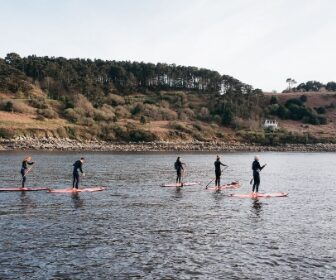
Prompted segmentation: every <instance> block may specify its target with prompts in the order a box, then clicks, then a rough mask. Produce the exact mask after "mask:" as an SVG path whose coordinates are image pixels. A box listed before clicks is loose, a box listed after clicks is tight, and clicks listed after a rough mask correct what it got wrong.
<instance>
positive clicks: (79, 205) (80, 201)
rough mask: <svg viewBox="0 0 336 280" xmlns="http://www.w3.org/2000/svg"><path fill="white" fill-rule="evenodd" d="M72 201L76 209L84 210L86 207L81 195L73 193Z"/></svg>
mask: <svg viewBox="0 0 336 280" xmlns="http://www.w3.org/2000/svg"><path fill="white" fill-rule="evenodd" d="M71 199H72V203H73V206H74V208H82V207H83V206H84V200H83V199H81V198H80V196H79V193H76V192H74V193H72V194H71Z"/></svg>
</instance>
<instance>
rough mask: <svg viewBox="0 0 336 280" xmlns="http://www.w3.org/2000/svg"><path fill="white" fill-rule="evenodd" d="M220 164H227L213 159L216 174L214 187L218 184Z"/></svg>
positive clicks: (220, 171)
mask: <svg viewBox="0 0 336 280" xmlns="http://www.w3.org/2000/svg"><path fill="white" fill-rule="evenodd" d="M221 165H223V166H227V165H225V164H223V163H221V161H220V160H218V159H217V160H216V161H215V174H216V180H215V185H216V187H217V186H218V187H219V186H220V177H221V175H222V170H221Z"/></svg>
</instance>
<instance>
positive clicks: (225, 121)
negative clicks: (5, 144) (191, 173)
mask: <svg viewBox="0 0 336 280" xmlns="http://www.w3.org/2000/svg"><path fill="white" fill-rule="evenodd" d="M303 94H304V93H296V94H278V95H277V97H276V98H274V97H272V95H270V94H267V93H266V94H263V93H262V92H261V90H259V89H253V88H252V86H250V85H247V84H244V83H242V82H240V81H239V80H237V79H235V78H233V77H230V76H228V75H220V74H219V73H218V72H216V71H211V70H208V69H199V68H196V67H185V66H176V65H167V64H160V63H159V64H156V65H154V64H150V63H137V62H116V61H102V60H93V61H92V60H85V59H65V58H54V57H51V58H50V57H36V56H28V57H24V58H21V57H20V56H19V55H17V54H15V53H11V54H8V55H7V56H6V58H5V59H0V137H3V138H13V137H17V136H33V137H45V136H48V137H60V138H72V139H84V140H85V139H89V140H90V139H102V140H107V141H125V142H128V141H155V140H169V141H191V140H199V141H232V142H237V141H247V142H254V143H262V144H276V143H284V142H286V143H287V142H291V143H295V142H300V143H302V142H305V143H306V142H307V141H308V142H318V141H327V142H329V141H333V140H332V138H333V137H334V135H336V129H335V128H334V125H333V124H334V123H335V122H334V120H335V113H334V110H335V106H334V105H333V99H334V95H333V94H332V93H309V94H306V96H307V97H308V98H307V100H305V101H293V99H295V100H300V97H301V95H303ZM289 99H292V101H290V102H289V103H288V100H289ZM314 107H315V109H314ZM320 107H321V108H322V109H321V108H320ZM265 118H276V119H278V120H279V121H280V125H281V127H282V129H281V130H280V131H277V132H266V133H265V132H264V131H263V129H262V127H261V124H262V122H263V120H264V119H265ZM326 130H328V132H327V133H326V132H325V131H326ZM308 134H309V135H308ZM307 135H308V136H309V137H308V138H307Z"/></svg>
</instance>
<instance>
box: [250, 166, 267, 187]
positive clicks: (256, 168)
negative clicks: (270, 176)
mask: <svg viewBox="0 0 336 280" xmlns="http://www.w3.org/2000/svg"><path fill="white" fill-rule="evenodd" d="M264 167H265V166H260V163H259V161H257V160H255V161H254V162H253V163H252V170H253V187H252V192H254V191H256V192H258V191H259V185H260V174H259V173H260V171H261V170H262V169H263V168H264Z"/></svg>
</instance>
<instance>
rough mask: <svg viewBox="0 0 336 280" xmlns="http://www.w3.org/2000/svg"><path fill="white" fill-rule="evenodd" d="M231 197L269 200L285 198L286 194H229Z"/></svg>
mask: <svg viewBox="0 0 336 280" xmlns="http://www.w3.org/2000/svg"><path fill="white" fill-rule="evenodd" d="M230 196H231V197H239V198H270V197H286V196H288V193H286V192H278V193H258V194H254V195H253V194H251V193H250V194H231V195H230Z"/></svg>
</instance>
